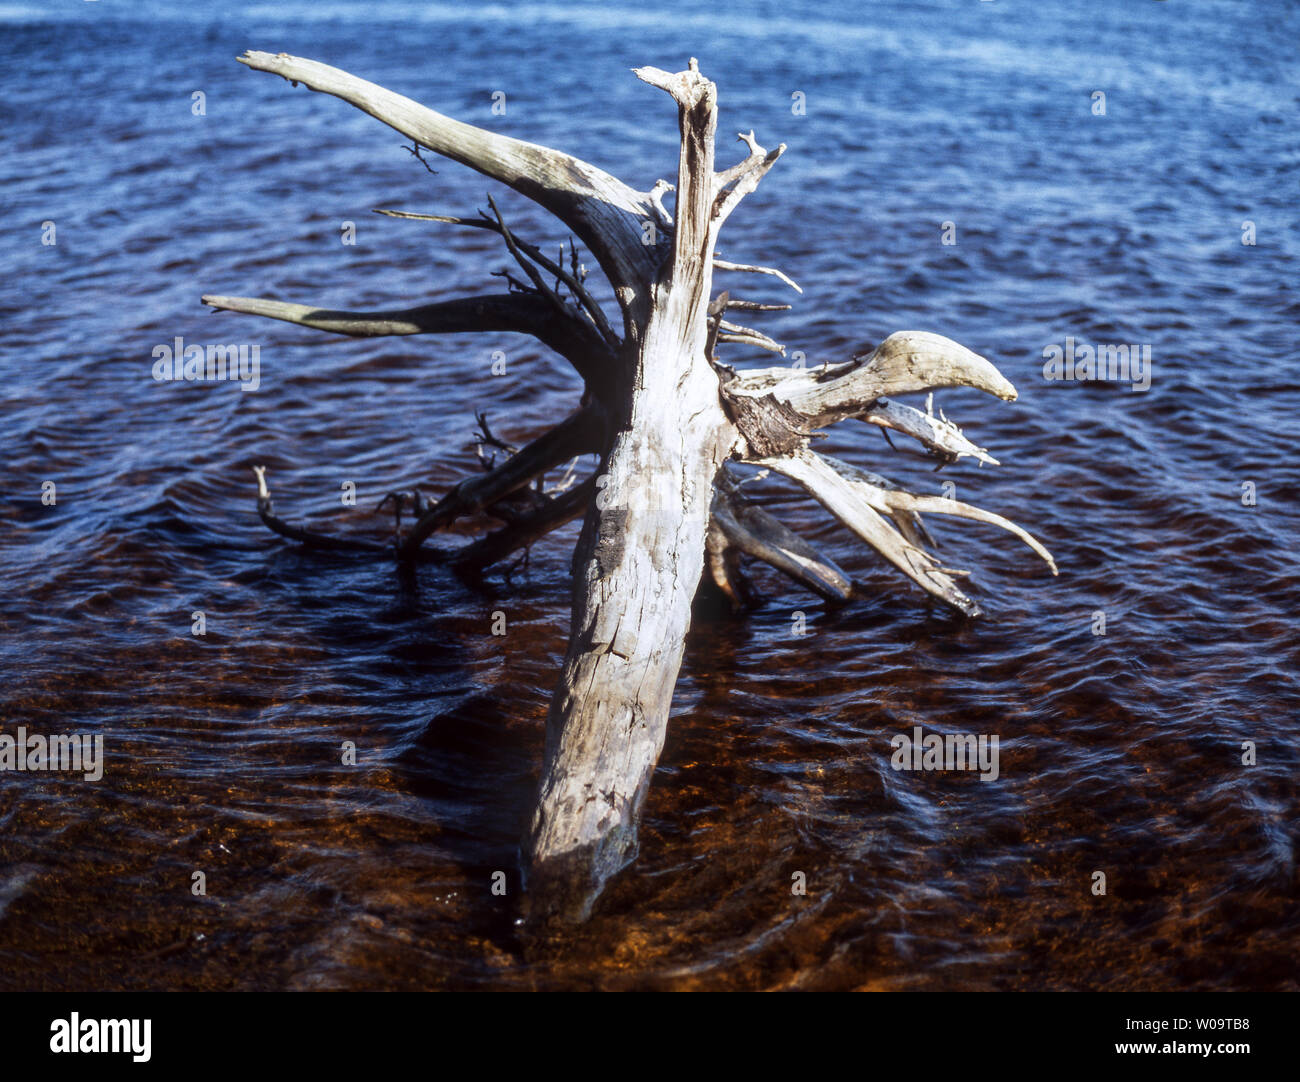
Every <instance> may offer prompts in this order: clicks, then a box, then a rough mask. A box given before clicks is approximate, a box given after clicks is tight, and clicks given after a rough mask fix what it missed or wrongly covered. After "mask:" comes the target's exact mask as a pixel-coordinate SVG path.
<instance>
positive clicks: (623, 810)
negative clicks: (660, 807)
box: [527, 62, 735, 917]
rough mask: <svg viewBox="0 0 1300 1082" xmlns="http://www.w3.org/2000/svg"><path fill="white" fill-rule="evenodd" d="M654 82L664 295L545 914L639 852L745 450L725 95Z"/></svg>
mask: <svg viewBox="0 0 1300 1082" xmlns="http://www.w3.org/2000/svg"><path fill="white" fill-rule="evenodd" d="M643 77H646V75H645V74H643ZM647 81H650V80H649V79H648V80H647ZM659 85H663V86H664V87H665V89H668V90H669V92H670V93H672V94H673V96H674V98H675V99H676V100H677V103H678V112H679V120H680V125H681V137H682V142H681V157H680V162H679V165H678V177H677V193H678V194H677V218H676V222H675V223H674V236H673V249H672V256H671V259H670V260H669V261H668V262H667V263H666V264H665V266H664V267H663V268H662V270H661V271H660V272H659V274H658V276H657V278H656V281H655V283H654V287H653V290H652V294H651V297H652V300H651V307H650V315H649V319H648V321H647V323H646V328H645V333H644V336H643V338H642V339H641V342H640V346H639V349H638V350H637V356H636V360H635V364H634V366H633V374H632V380H631V383H630V386H629V387H628V388H627V393H628V397H629V399H630V401H629V402H628V409H627V413H626V417H627V420H626V422H625V423H624V424H623V426H622V428H621V430H620V431H619V433H618V436H617V438H616V439H615V441H614V446H613V449H612V451H611V452H610V455H609V457H608V461H607V462H606V464H605V469H604V474H603V478H601V480H603V481H604V484H603V485H602V486H601V488H600V495H599V496H598V497H597V501H596V506H595V507H594V508H593V510H592V511H591V513H590V515H589V518H588V521H587V523H586V528H585V529H584V532H583V537H582V540H581V541H580V543H579V548H578V552H577V558H576V569H577V582H576V587H575V597H574V608H573V628H572V636H571V639H570V642H569V650H568V656H567V657H566V658H565V663H564V672H563V675H562V676H561V678H560V684H559V687H558V688H557V689H556V694H555V699H554V702H553V704H552V707H551V713H550V717H549V719H548V722H547V737H546V757H545V765H544V767H543V777H542V786H541V795H540V799H539V801H538V805H537V809H536V812H535V814H534V816H533V822H532V827H531V830H530V833H529V838H528V846H527V858H528V864H529V879H530V883H529V887H530V890H531V891H532V897H533V898H535V899H537V900H538V905H537V906H535V907H534V912H536V911H537V908H538V907H542V908H544V909H545V910H546V911H548V912H552V913H554V912H563V913H565V914H566V915H571V916H576V917H583V916H585V915H586V911H587V908H588V907H589V905H590V902H591V900H592V899H593V898H594V897H595V896H596V894H598V893H599V891H600V889H601V887H602V886H603V884H604V882H605V881H606V880H607V879H608V878H609V876H611V875H613V874H614V873H615V872H617V871H618V870H619V869H620V868H622V867H623V866H624V865H625V864H626V863H627V862H628V861H629V860H631V859H632V857H633V856H634V855H635V850H636V822H637V819H638V817H639V813H640V808H641V803H642V800H643V799H644V797H645V794H646V790H647V788H648V787H649V784H650V775H651V773H652V772H653V771H654V768H655V764H656V763H657V762H658V760H659V752H660V751H661V750H662V748H663V743H664V735H665V733H666V731H667V726H668V712H669V708H670V707H671V704H672V697H673V689H674V687H675V686H676V683H677V674H678V670H679V669H680V668H681V662H682V651H683V649H684V644H685V639H686V632H687V630H688V629H689V627H690V620H691V602H692V599H693V598H694V596H695V591H696V587H697V585H698V583H699V580H700V573H701V571H702V570H703V566H704V544H705V533H706V531H707V529H708V524H709V512H710V504H711V499H712V492H713V482H714V478H715V477H716V475H717V473H718V471H719V469H721V467H722V463H723V460H724V459H725V458H726V456H727V454H728V453H729V451H730V449H731V445H732V443H733V442H734V440H735V430H734V428H733V427H732V425H731V422H730V421H729V419H728V418H727V415H726V413H725V412H724V410H723V408H722V400H721V396H720V394H719V386H718V377H717V375H716V374H715V372H714V371H713V368H712V366H711V365H710V363H709V359H708V357H707V356H706V352H705V351H706V345H707V342H708V314H709V313H708V307H709V297H710V291H711V287H712V280H713V273H712V261H711V258H710V255H711V252H712V247H713V237H714V228H715V223H714V216H713V204H714V195H715V193H714V190H713V144H714V133H715V129H716V126H717V109H716V91H715V88H714V86H713V84H712V83H711V82H709V81H708V80H707V79H704V78H703V77H702V76H700V75H699V73H698V72H697V71H696V70H695V65H694V62H692V66H691V70H690V71H688V72H683V73H679V74H678V75H676V76H673V77H671V79H668V80H665V81H663V82H661V83H660V84H659Z"/></svg>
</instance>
